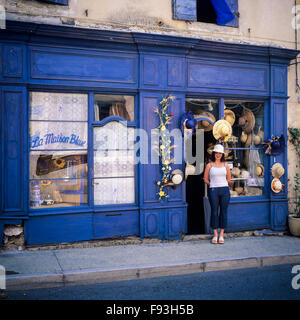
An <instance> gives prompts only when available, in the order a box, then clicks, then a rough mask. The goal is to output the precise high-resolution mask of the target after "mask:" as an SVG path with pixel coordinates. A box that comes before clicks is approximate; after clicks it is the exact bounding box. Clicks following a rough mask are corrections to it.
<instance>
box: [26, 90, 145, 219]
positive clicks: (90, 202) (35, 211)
mask: <svg viewBox="0 0 300 320" xmlns="http://www.w3.org/2000/svg"><path fill="white" fill-rule="evenodd" d="M31 92H47V93H61V94H63V93H66V94H68V93H74V94H86V95H87V104H88V105H87V110H88V115H87V138H88V145H87V148H86V150H87V169H88V173H87V177H86V179H87V204H85V205H78V206H67V207H52V208H51V207H49V208H47V207H45V208H33V207H31V194H30V182H31V178H30V151H31V150H30V134H29V127H30V93H31ZM96 94H100V95H126V96H133V98H134V121H130V122H129V121H127V126H128V127H133V128H136V127H137V123H138V113H137V100H138V97H137V94H136V93H132V92H126V91H122V92H108V91H102V92H101V91H96V90H93V91H91V90H74V89H72V88H70V89H69V90H68V88H66V89H63V90H59V89H53V88H40V87H35V86H34V87H30V88H28V91H27V106H28V110H27V117H26V123H27V124H26V128H27V132H26V133H27V134H26V135H27V137H28V138H27V148H26V152H27V154H26V155H25V156H26V179H25V181H26V188H27V194H28V196H27V201H26V202H27V211H28V212H29V215H32V216H35V215H49V214H58V213H59V214H67V213H70V212H83V211H84V212H100V211H105V210H107V209H110V210H111V209H113V208H123V209H127V208H128V210H132V209H136V208H137V206H138V201H139V195H138V178H139V164H135V168H134V174H135V175H134V195H135V201H134V202H133V203H124V204H123V203H122V204H104V205H95V204H94V197H93V193H94V187H93V185H92V178H93V175H92V170H91V169H92V168H93V161H94V155H93V142H94V141H93V140H94V139H93V129H94V127H97V126H103V125H104V124H105V123H108V122H111V121H116V120H117V121H120V120H121V121H124V120H125V119H123V118H121V117H118V116H110V117H106V118H105V119H103V120H101V121H94V95H96ZM43 180H45V179H43Z"/></svg>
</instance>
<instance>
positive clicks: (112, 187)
mask: <svg viewBox="0 0 300 320" xmlns="http://www.w3.org/2000/svg"><path fill="white" fill-rule="evenodd" d="M94 190H95V191H94V202H95V205H104V204H121V203H134V201H135V199H134V178H113V179H94Z"/></svg>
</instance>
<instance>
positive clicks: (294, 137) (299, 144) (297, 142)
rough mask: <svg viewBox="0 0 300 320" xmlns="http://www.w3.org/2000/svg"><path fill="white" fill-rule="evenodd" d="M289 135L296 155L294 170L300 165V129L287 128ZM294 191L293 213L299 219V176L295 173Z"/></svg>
mask: <svg viewBox="0 0 300 320" xmlns="http://www.w3.org/2000/svg"><path fill="white" fill-rule="evenodd" d="M289 133H290V139H289V140H290V142H291V143H292V144H293V145H294V147H295V150H296V153H297V155H298V161H297V163H298V165H296V168H299V165H300V129H299V128H289ZM294 182H295V186H294V191H295V200H294V206H295V213H296V216H297V218H300V175H299V173H298V172H297V173H296V174H295V176H294Z"/></svg>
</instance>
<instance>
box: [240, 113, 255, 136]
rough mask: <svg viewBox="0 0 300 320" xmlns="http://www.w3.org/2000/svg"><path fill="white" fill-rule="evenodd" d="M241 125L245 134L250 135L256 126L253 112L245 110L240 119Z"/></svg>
mask: <svg viewBox="0 0 300 320" xmlns="http://www.w3.org/2000/svg"><path fill="white" fill-rule="evenodd" d="M239 125H240V126H241V128H242V130H243V131H245V133H250V132H251V131H252V130H253V128H254V125H255V116H254V114H253V112H252V111H251V110H249V109H247V108H244V110H243V113H242V116H241V117H240V118H239Z"/></svg>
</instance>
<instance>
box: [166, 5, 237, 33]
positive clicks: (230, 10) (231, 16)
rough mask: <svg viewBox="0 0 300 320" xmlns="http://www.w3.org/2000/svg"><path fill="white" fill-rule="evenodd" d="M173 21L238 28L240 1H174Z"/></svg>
mask: <svg viewBox="0 0 300 320" xmlns="http://www.w3.org/2000/svg"><path fill="white" fill-rule="evenodd" d="M172 9H173V19H174V20H184V21H199V22H206V23H215V24H217V25H221V26H229V27H238V25H239V22H238V19H239V13H238V0H173V1H172Z"/></svg>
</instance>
